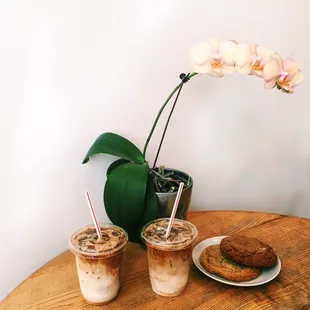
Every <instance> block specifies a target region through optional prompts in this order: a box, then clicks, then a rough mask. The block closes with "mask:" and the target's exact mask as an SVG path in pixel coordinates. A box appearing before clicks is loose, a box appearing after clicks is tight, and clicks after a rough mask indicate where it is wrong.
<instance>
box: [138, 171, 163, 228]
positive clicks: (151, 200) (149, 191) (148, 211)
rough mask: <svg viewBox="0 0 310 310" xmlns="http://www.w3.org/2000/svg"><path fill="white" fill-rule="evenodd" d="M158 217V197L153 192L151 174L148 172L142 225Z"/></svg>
mask: <svg viewBox="0 0 310 310" xmlns="http://www.w3.org/2000/svg"><path fill="white" fill-rule="evenodd" d="M158 217H159V209H158V197H157V195H156V193H155V188H154V184H153V182H152V176H151V175H150V174H149V177H148V181H147V188H146V195H145V205H144V212H143V215H142V226H144V225H145V224H147V223H148V222H151V221H153V220H155V219H157V218H158Z"/></svg>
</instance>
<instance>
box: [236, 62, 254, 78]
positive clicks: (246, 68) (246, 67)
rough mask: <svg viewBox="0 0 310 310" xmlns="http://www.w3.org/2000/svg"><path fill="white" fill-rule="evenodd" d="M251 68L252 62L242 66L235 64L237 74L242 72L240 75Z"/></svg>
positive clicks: (246, 72)
mask: <svg viewBox="0 0 310 310" xmlns="http://www.w3.org/2000/svg"><path fill="white" fill-rule="evenodd" d="M251 70H252V64H248V65H246V66H243V67H238V66H235V71H236V72H237V73H239V74H242V75H247V74H250V72H251Z"/></svg>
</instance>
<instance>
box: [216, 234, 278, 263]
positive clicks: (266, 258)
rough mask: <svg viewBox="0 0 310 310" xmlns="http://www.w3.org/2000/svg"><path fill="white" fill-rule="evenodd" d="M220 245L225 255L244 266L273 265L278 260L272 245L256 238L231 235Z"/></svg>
mask: <svg viewBox="0 0 310 310" xmlns="http://www.w3.org/2000/svg"><path fill="white" fill-rule="evenodd" d="M220 246H221V250H222V252H223V253H224V255H225V256H227V257H228V258H230V259H232V260H233V261H235V262H236V263H239V264H242V265H244V266H248V267H256V268H260V267H272V266H273V265H274V264H275V263H276V262H277V256H276V254H275V252H274V251H273V249H272V247H271V246H269V245H268V244H266V243H263V242H261V241H259V240H258V239H256V238H250V237H246V236H241V235H240V236H239V235H234V236H229V237H226V238H224V239H222V241H221V244H220Z"/></svg>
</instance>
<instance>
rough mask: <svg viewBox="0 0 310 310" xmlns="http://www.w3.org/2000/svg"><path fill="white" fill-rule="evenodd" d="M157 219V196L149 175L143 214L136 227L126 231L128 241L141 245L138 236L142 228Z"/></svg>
mask: <svg viewBox="0 0 310 310" xmlns="http://www.w3.org/2000/svg"><path fill="white" fill-rule="evenodd" d="M158 217H159V209H158V198H157V195H156V194H155V189H154V185H153V182H152V177H151V175H149V177H148V182H147V188H146V195H145V203H144V210H143V214H142V217H141V218H140V220H139V222H138V223H137V225H135V226H134V227H133V228H131V229H129V230H128V231H127V233H128V236H129V240H130V241H131V242H136V243H143V242H142V240H141V236H140V235H141V230H142V228H143V226H144V225H145V224H147V223H149V222H151V221H153V220H155V219H157V218H158Z"/></svg>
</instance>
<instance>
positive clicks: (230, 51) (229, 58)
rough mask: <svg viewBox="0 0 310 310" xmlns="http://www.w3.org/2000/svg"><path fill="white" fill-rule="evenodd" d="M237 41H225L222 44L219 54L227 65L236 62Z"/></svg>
mask: <svg viewBox="0 0 310 310" xmlns="http://www.w3.org/2000/svg"><path fill="white" fill-rule="evenodd" d="M235 54H236V43H235V42H233V41H228V40H226V41H223V42H221V44H220V48H219V56H220V58H221V59H223V61H224V63H225V64H226V65H230V66H231V65H234V64H235Z"/></svg>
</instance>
